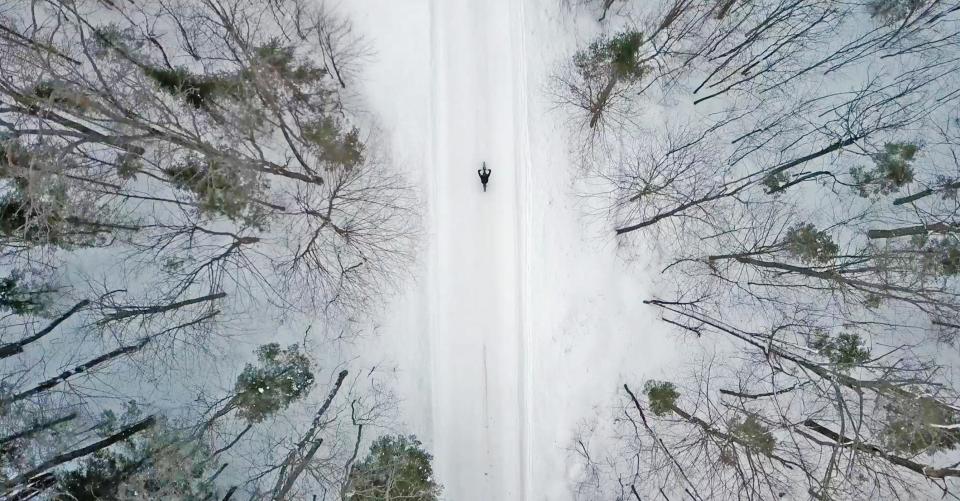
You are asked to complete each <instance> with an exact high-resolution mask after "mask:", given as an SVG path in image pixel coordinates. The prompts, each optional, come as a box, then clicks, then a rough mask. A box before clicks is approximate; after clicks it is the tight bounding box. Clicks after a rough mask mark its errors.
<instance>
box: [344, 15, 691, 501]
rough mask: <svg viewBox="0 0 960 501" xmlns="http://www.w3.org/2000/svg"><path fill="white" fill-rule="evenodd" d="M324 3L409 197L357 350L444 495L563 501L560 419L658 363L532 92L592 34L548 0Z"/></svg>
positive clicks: (645, 319) (553, 125)
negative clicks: (407, 235) (413, 201)
mask: <svg viewBox="0 0 960 501" xmlns="http://www.w3.org/2000/svg"><path fill="white" fill-rule="evenodd" d="M341 7H342V8H344V9H346V10H347V11H348V12H350V13H351V15H352V16H351V17H352V18H353V19H354V20H355V22H356V24H357V27H358V29H359V30H360V32H361V33H362V34H363V35H364V36H365V37H366V38H367V40H368V42H369V43H370V45H371V47H372V49H373V51H374V55H373V56H372V60H371V61H370V62H369V63H368V64H367V65H366V69H365V75H364V78H363V79H362V81H363V82H364V85H365V88H364V89H363V94H364V95H365V96H366V97H367V101H368V105H369V106H370V108H371V109H372V111H374V112H375V114H376V115H377V116H378V117H379V119H380V120H381V125H382V127H383V129H384V131H385V132H386V134H387V137H388V138H389V145H388V146H389V147H390V148H391V149H392V151H393V154H394V157H395V158H397V161H398V164H399V165H400V166H401V167H402V168H404V169H406V170H407V171H408V173H409V178H410V181H411V182H413V183H415V184H416V185H417V186H418V187H419V188H420V192H421V194H422V197H423V198H424V204H425V218H424V235H425V237H426V238H425V242H424V245H423V248H422V252H421V254H420V255H419V256H418V265H417V267H416V268H415V269H413V270H412V273H411V276H412V277H413V279H412V280H411V281H410V282H409V283H408V284H407V286H406V287H405V288H404V289H403V291H402V293H401V294H399V295H398V296H396V297H394V298H393V299H392V300H391V301H390V302H389V304H388V305H387V306H386V308H385V311H383V312H382V314H381V315H380V316H379V321H378V325H377V332H378V336H377V337H376V338H375V339H374V340H373V343H372V346H371V347H368V348H366V349H367V350H369V349H374V350H375V351H376V352H377V353H378V356H380V357H382V358H384V359H387V360H390V361H391V362H392V363H393V365H394V366H395V367H396V368H397V369H396V370H397V391H398V393H399V395H400V396H401V398H402V399H403V404H402V406H401V411H402V418H403V420H404V421H405V425H406V426H404V429H406V430H409V431H410V432H413V433H416V434H417V435H419V436H420V437H421V439H423V440H424V442H425V444H426V445H427V447H428V449H429V450H430V451H431V452H432V453H433V454H434V456H435V469H436V473H437V477H438V480H439V481H440V482H442V483H443V484H444V486H445V498H446V499H450V500H457V501H471V500H482V501H488V500H541V499H550V500H563V499H571V498H572V497H573V493H572V491H571V484H570V479H571V478H574V476H575V475H576V472H573V471H568V467H567V464H568V461H567V460H568V458H569V453H568V451H567V448H568V447H569V445H570V443H571V439H572V436H573V433H574V431H575V429H576V427H577V426H578V425H579V424H580V423H581V422H582V421H583V420H585V419H589V418H590V417H591V416H592V415H594V414H595V413H596V412H602V411H603V408H604V407H605V406H606V405H608V404H609V402H611V401H612V397H613V394H614V393H615V392H617V391H618V388H619V385H620V384H622V383H623V382H625V378H626V377H628V376H629V377H630V380H631V381H635V380H638V379H639V378H642V377H653V376H657V375H661V374H663V371H664V370H665V369H666V368H669V367H671V364H672V363H673V362H674V361H675V359H674V351H673V348H672V346H673V343H674V342H675V341H676V340H675V339H673V338H670V337H669V335H668V334H665V333H664V331H663V328H662V327H660V326H659V325H658V324H656V323H655V322H654V321H653V320H654V319H653V318H652V317H651V312H650V311H648V310H646V309H645V308H644V307H643V305H642V304H641V301H642V299H643V298H644V297H645V293H646V289H647V286H646V284H648V283H649V280H647V279H646V278H645V270H644V268H645V263H644V262H643V261H642V260H641V261H636V260H634V261H632V262H624V261H623V260H622V259H620V258H619V257H618V255H617V249H616V245H615V242H614V239H613V235H612V231H609V228H608V227H607V226H606V225H605V223H604V222H603V221H602V220H600V219H597V218H594V217H590V216H587V215H586V213H587V211H585V210H584V208H583V207H582V205H581V204H580V203H579V202H578V200H579V199H578V197H577V196H576V191H575V187H574V184H575V179H576V169H575V167H574V165H573V162H572V161H571V155H570V147H569V140H568V139H569V137H570V135H569V132H568V131H567V129H566V127H565V125H564V124H563V123H561V122H562V120H561V118H562V117H561V116H560V114H558V113H556V112H554V111H552V109H553V107H554V105H553V103H552V102H551V98H550V96H549V93H548V92H547V89H548V87H549V77H550V73H551V72H552V71H553V69H554V68H555V66H556V64H557V63H558V62H559V60H560V58H562V57H565V56H568V55H569V54H570V53H571V52H572V50H573V47H574V46H575V45H576V42H577V40H578V39H583V38H584V37H586V36H588V35H589V33H590V32H591V30H597V29H599V26H598V25H597V24H596V23H595V21H593V20H592V19H588V18H586V17H582V16H581V17H580V18H577V17H576V16H574V14H573V13H572V12H570V11H569V10H566V9H564V8H563V7H562V6H561V3H560V2H559V1H558V0H484V1H479V0H417V1H414V0H402V1H398V0H351V1H350V2H345V3H344V4H343V5H342V6H341ZM481 161H486V162H487V165H488V166H489V167H490V168H492V169H493V176H492V178H491V182H490V185H489V189H488V192H486V193H484V192H483V191H482V190H481V186H480V183H479V180H478V177H477V173H476V169H478V168H479V167H480V162H481Z"/></svg>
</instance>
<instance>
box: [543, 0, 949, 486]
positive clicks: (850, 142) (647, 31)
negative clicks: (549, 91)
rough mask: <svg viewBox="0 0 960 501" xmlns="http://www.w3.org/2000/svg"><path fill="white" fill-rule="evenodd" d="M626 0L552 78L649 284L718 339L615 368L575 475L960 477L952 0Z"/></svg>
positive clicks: (613, 218) (670, 307) (703, 336)
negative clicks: (647, 4) (630, 372)
mask: <svg viewBox="0 0 960 501" xmlns="http://www.w3.org/2000/svg"><path fill="white" fill-rule="evenodd" d="M639 4H640V2H638V3H637V5H633V4H631V3H630V2H613V1H607V2H602V3H601V2H595V3H592V6H593V7H594V8H595V9H597V10H598V11H602V12H603V13H604V16H605V17H606V19H607V20H610V21H611V22H617V23H618V26H617V27H616V28H613V29H611V30H610V31H609V32H608V33H605V34H603V35H601V36H600V37H599V38H596V39H595V40H593V41H591V42H590V43H589V44H588V45H586V46H585V47H582V48H581V49H580V50H579V51H578V52H576V54H575V55H574V56H573V57H572V58H570V60H569V61H568V63H567V64H566V65H565V66H564V67H563V69H562V70H561V71H559V72H558V73H557V75H556V78H557V83H558V85H557V86H556V89H557V96H558V98H559V101H560V102H561V103H563V105H564V106H565V107H566V108H567V109H568V110H570V113H571V117H572V119H573V120H575V127H576V128H577V129H578V131H579V134H578V137H580V138H581V147H580V151H581V154H582V158H583V160H582V165H583V168H584V171H585V176H587V177H588V178H593V179H594V181H595V182H594V183H592V184H593V186H594V187H596V189H595V191H593V192H591V193H590V196H596V197H601V198H602V200H603V202H602V206H603V208H604V210H605V212H604V213H605V214H606V217H607V218H608V221H609V224H610V227H611V231H612V232H614V233H616V235H617V239H618V241H619V243H620V245H623V246H626V247H645V248H647V249H648V252H650V254H651V255H654V256H656V261H657V268H658V273H659V277H658V278H657V279H656V280H657V286H656V287H655V288H653V289H652V290H654V291H655V293H652V294H650V295H649V296H648V297H646V298H645V299H644V300H643V303H644V304H645V305H646V306H647V307H648V308H652V309H654V310H655V311H656V312H657V314H658V316H659V319H660V321H661V322H663V323H665V324H668V325H669V326H670V328H671V329H673V330H674V331H675V332H676V333H677V334H678V337H677V339H678V340H680V342H682V343H683V344H685V345H687V344H697V345H701V346H702V345H703V344H705V343H706V344H710V345H712V346H711V349H710V350H707V351H698V350H696V349H695V348H692V347H691V348H689V350H690V353H691V357H690V358H691V359H690V360H689V361H688V363H686V364H685V365H684V368H683V369H679V370H676V371H674V373H673V374H672V375H670V376H669V377H668V378H664V379H647V380H638V379H626V380H623V381H621V383H622V388H621V395H620V397H621V398H620V402H619V404H617V409H618V410H617V411H616V412H614V413H612V415H611V416H610V420H609V422H607V423H602V425H598V426H596V427H595V429H586V430H584V432H583V433H582V435H581V436H580V437H579V438H577V439H576V440H575V444H574V446H573V447H572V448H573V450H574V451H575V452H576V455H577V456H579V458H580V460H581V461H583V462H584V463H585V468H584V470H583V471H584V475H583V478H582V479H581V481H582V483H581V485H580V488H581V493H583V496H584V497H586V498H594V497H596V498H605V499H614V498H615V499H636V500H640V499H694V500H701V499H781V498H783V499H921V498H924V499H925V498H931V499H932V498H936V499H955V498H957V496H958V494H960V490H958V484H957V477H958V476H960V469H958V462H957V461H958V454H957V452H956V449H957V447H958V445H960V407H958V406H957V382H956V379H955V378H956V374H955V368H956V367H957V365H956V364H957V351H958V346H960V345H958V335H960V295H958V293H960V289H958V283H957V274H958V270H960V269H958V266H957V265H958V263H960V261H958V259H960V241H958V229H960V226H958V225H957V220H956V214H957V211H958V209H960V205H958V198H957V189H958V188H960V182H958V180H960V160H958V158H960V157H958V154H960V77H958V75H960V73H958V69H960V67H958V64H960V50H958V49H960V5H958V4H956V3H955V2H939V1H935V0H933V1H928V0H865V1H851V2H835V1H832V0H824V1H820V0H810V1H807V0H787V1H776V0H774V1H760V2H753V1H737V0H724V1H697V0H690V1H686V0H678V1H675V2H666V3H665V4H664V5H662V6H661V7H662V9H661V10H656V11H651V10H645V9H644V7H643V6H640V5H639ZM618 16H619V17H620V18H621V19H620V20H619V21H617V18H618ZM657 108H659V109H661V110H663V111H662V112H661V113H663V114H658V113H657V111H655V110H656V109H657ZM667 113H668V114H669V115H665V114H667ZM681 349H687V348H681ZM605 434H606V435H605ZM605 436H606V437H611V436H612V437H615V439H614V440H613V443H612V445H609V446H606V447H601V448H597V447H593V446H592V444H591V439H597V438H598V437H605ZM597 442H598V443H599V442H600V441H599V440H597Z"/></svg>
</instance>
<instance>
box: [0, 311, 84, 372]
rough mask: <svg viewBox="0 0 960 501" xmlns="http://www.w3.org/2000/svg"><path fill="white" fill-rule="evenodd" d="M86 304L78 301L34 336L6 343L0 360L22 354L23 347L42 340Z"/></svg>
mask: <svg viewBox="0 0 960 501" xmlns="http://www.w3.org/2000/svg"><path fill="white" fill-rule="evenodd" d="M88 304H90V301H88V300H86V299H84V300H83V301H80V302H79V303H77V304H75V305H74V306H73V308H70V309H69V310H68V311H67V312H66V313H64V314H63V315H60V316H59V317H57V318H56V319H54V321H53V322H50V324H49V325H47V326H46V327H44V328H43V329H41V330H40V331H39V332H37V333H36V334H34V335H32V336H29V337H25V338H23V339H21V340H20V341H17V342H14V343H8V344H5V345H3V346H0V359H3V358H7V357H11V356H13V355H16V354H18V353H23V347H24V346H26V345H28V344H30V343H32V342H34V341H36V340H38V339H40V338H42V337H43V336H46V335H47V334H50V333H51V332H53V329H56V328H57V326H58V325H60V324H61V323H63V321H64V320H66V319H68V318H70V317H71V316H72V315H73V314H74V313H76V312H78V311H80V310H81V309H82V308H83V307H84V306H86V305H88Z"/></svg>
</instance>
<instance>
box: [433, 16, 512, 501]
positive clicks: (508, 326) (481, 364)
mask: <svg viewBox="0 0 960 501" xmlns="http://www.w3.org/2000/svg"><path fill="white" fill-rule="evenodd" d="M518 7H519V4H518V3H516V2H511V1H509V0H488V1H483V2H477V1H475V0H432V2H431V20H432V22H431V30H430V38H431V49H432V61H431V67H432V82H431V86H432V93H431V96H432V116H433V122H432V133H431V134H430V137H431V141H432V143H431V155H432V158H431V163H432V165H433V169H432V176H431V177H430V178H429V179H428V201H427V203H428V205H429V214H430V219H429V232H430V234H431V235H433V236H434V238H433V239H432V241H431V243H430V249H429V258H428V261H427V270H428V277H429V278H428V279H427V284H426V288H427V291H428V297H429V300H428V309H429V312H430V313H429V331H428V334H427V335H428V336H429V344H430V360H431V373H432V374H433V378H432V383H431V395H432V416H433V417H432V422H433V437H434V440H433V452H434V454H435V456H436V457H437V458H438V460H439V461H438V462H437V466H436V468H437V474H438V476H439V477H440V478H442V479H443V481H444V483H445V484H446V485H447V495H448V497H449V498H450V499H478V500H479V499H489V500H493V499H503V500H507V499H523V494H522V492H523V489H524V479H525V470H524V465H525V461H524V458H525V457H526V454H525V444H524V441H523V438H524V437H525V436H526V434H525V433H524V427H525V426H526V424H525V412H524V409H525V401H526V398H525V391H524V378H523V374H524V367H523V364H524V344H525V343H524V328H523V327H524V306H525V305H524V301H523V298H522V295H523V291H524V287H523V283H524V277H523V273H524V270H525V266H524V265H523V264H524V261H525V259H524V254H523V253H524V252H525V249H526V246H524V245H523V235H524V232H523V231H522V228H521V224H522V223H521V221H522V217H523V214H524V211H523V206H522V203H523V201H524V200H526V197H520V196H518V194H519V190H521V189H522V187H521V183H522V181H523V180H524V179H526V175H525V172H524V169H527V168H528V166H527V164H526V163H525V162H524V161H522V160H523V159H524V157H523V156H522V155H521V154H519V153H518V152H521V151H526V147H525V146H526V145H525V141H526V137H525V135H524V134H523V131H524V129H523V128H522V127H521V124H520V123H518V112H517V111H516V109H517V107H518V106H519V105H520V104H521V102H522V97H523V95H522V93H523V92H524V91H525V86H524V85H518V79H519V76H518V74H519V67H518V62H519V61H520V60H521V58H520V57H519V55H520V54H521V51H520V50H519V49H518V48H517V47H516V45H517V44H518V43H519V41H520V40H519V36H518V33H517V32H518V31H519V30H518V27H519V24H517V23H518V22H519V21H520V19H519V12H518ZM481 161H486V162H487V166H488V167H489V168H491V169H492V170H493V174H492V177H491V181H490V184H489V186H488V190H487V192H486V193H484V192H482V190H481V186H480V183H479V182H478V179H477V173H476V169H478V168H479V167H480V163H481ZM471 181H472V182H471ZM478 480H479V482H478ZM478 487H479V490H478ZM467 489H469V491H468V490H467Z"/></svg>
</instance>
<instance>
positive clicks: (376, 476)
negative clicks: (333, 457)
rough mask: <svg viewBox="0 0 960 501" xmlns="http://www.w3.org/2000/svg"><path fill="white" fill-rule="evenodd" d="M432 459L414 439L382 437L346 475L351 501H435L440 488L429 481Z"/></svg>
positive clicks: (431, 477)
mask: <svg viewBox="0 0 960 501" xmlns="http://www.w3.org/2000/svg"><path fill="white" fill-rule="evenodd" d="M432 459H433V456H431V455H430V454H429V453H427V452H426V451H425V450H424V449H423V447H422V445H421V443H420V441H419V440H417V439H416V437H414V436H412V435H411V436H409V437H404V436H401V435H398V436H395V437H394V436H383V437H380V438H378V439H377V440H376V441H375V442H374V443H373V445H372V446H370V453H369V454H368V455H367V457H366V459H364V460H363V461H362V462H360V463H357V464H356V466H355V467H354V468H353V470H352V472H351V474H350V479H349V481H350V486H349V489H348V491H347V499H350V500H351V501H389V500H401V499H403V500H410V501H436V500H437V499H438V497H439V495H440V490H441V487H440V485H438V484H437V483H436V482H435V481H434V480H433V467H432V466H431V464H430V461H431V460H432Z"/></svg>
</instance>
